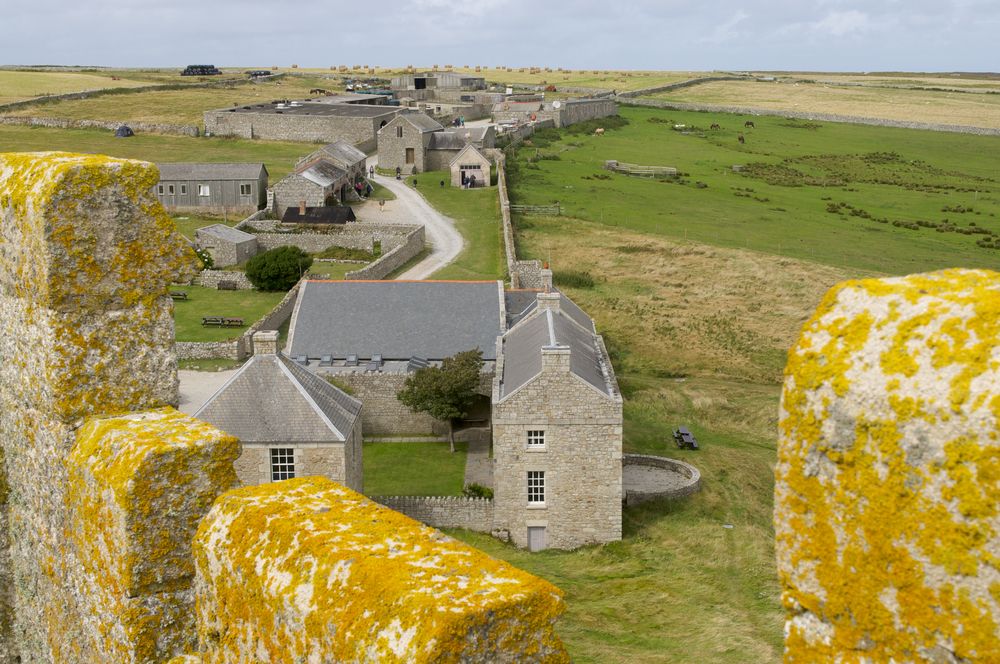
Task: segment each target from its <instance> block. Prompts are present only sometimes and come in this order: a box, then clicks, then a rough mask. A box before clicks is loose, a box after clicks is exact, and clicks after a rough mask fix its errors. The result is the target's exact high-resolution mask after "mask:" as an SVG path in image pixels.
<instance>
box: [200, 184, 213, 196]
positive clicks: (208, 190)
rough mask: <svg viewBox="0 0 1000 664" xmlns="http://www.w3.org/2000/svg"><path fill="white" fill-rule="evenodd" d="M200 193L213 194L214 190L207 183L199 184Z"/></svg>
mask: <svg viewBox="0 0 1000 664" xmlns="http://www.w3.org/2000/svg"><path fill="white" fill-rule="evenodd" d="M198 195H199V196H211V195H212V190H211V188H210V187H209V186H208V185H207V184H199V185H198Z"/></svg>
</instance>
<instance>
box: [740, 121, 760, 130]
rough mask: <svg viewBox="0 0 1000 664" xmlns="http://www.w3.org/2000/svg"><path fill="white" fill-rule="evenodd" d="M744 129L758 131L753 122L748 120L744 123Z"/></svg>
mask: <svg viewBox="0 0 1000 664" xmlns="http://www.w3.org/2000/svg"><path fill="white" fill-rule="evenodd" d="M743 128H744V129H756V128H757V127H755V126H754V123H753V120H747V121H746V122H744V123H743Z"/></svg>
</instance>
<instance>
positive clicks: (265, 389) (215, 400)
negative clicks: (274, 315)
mask: <svg viewBox="0 0 1000 664" xmlns="http://www.w3.org/2000/svg"><path fill="white" fill-rule="evenodd" d="M360 414H361V402H360V401H358V400H356V399H353V398H351V397H349V396H348V395H347V394H345V393H344V392H342V391H341V390H339V389H337V388H336V387H334V386H333V385H331V384H330V383H328V382H326V381H325V380H323V379H322V378H319V377H318V376H316V375H314V374H312V373H311V372H310V371H309V370H308V369H305V368H303V367H301V366H299V365H297V364H295V363H294V362H292V361H291V360H289V359H288V358H287V357H285V356H284V355H254V356H253V357H252V358H250V360H249V361H248V362H247V363H246V364H244V365H243V366H242V367H241V368H240V370H239V371H237V372H236V374H235V375H234V376H233V377H232V378H230V379H229V380H228V381H227V382H226V384H225V385H223V386H222V387H221V388H219V391H218V392H216V393H215V394H214V395H212V397H211V398H210V399H209V400H208V401H207V402H206V403H205V405H204V406H202V407H201V409H200V410H198V412H197V413H195V417H197V418H198V419H201V420H204V421H206V422H208V423H209V424H212V425H214V426H216V427H218V428H220V429H222V430H223V431H225V432H227V433H229V434H232V435H234V436H236V437H237V438H239V439H240V440H242V441H245V442H252V443H293V442H314V443H315V442H343V441H345V440H346V439H347V436H348V435H350V432H351V429H353V427H354V424H355V422H356V421H357V419H358V417H360Z"/></svg>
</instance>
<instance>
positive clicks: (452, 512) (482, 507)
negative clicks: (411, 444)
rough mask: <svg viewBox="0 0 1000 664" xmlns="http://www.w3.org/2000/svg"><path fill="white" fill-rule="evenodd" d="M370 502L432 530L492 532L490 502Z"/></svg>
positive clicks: (395, 499)
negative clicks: (403, 515)
mask: <svg viewBox="0 0 1000 664" xmlns="http://www.w3.org/2000/svg"><path fill="white" fill-rule="evenodd" d="M371 499H372V500H374V501H375V502H376V503H379V504H380V505H385V506H386V507H388V508H389V509H393V510H396V511H397V512H402V513H403V514H405V515H406V516H408V517H410V518H411V519H415V520H417V521H419V522H421V523H423V524H426V525H428V526H433V527H434V528H465V529H466V530H473V531H475V532H477V533H489V532H491V531H492V530H493V501H492V500H491V499H489V498H467V497H465V496H372V497H371Z"/></svg>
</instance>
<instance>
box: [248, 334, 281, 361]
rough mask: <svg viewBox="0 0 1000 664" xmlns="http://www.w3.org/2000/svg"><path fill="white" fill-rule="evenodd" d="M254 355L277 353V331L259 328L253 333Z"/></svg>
mask: <svg viewBox="0 0 1000 664" xmlns="http://www.w3.org/2000/svg"><path fill="white" fill-rule="evenodd" d="M253 354H254V355H277V354H278V331H277V330H260V331H259V332H254V335H253Z"/></svg>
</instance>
